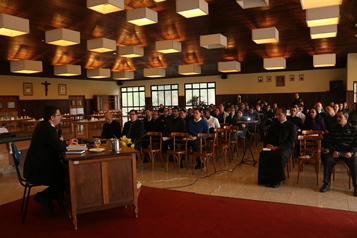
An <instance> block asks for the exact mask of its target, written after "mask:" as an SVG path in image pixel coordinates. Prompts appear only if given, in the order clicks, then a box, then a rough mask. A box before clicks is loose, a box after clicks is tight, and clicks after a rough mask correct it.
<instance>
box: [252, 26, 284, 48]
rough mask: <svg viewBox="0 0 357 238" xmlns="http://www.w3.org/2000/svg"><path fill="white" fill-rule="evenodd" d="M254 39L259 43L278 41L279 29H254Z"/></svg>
mask: <svg viewBox="0 0 357 238" xmlns="http://www.w3.org/2000/svg"><path fill="white" fill-rule="evenodd" d="M252 40H253V41H254V42H255V43H257V44H267V43H276V42H279V31H278V30H277V29H276V28H275V27H266V28H258V29H253V30H252Z"/></svg>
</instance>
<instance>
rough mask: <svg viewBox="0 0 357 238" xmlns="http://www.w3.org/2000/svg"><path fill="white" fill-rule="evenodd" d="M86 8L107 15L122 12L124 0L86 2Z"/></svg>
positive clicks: (93, 0) (88, 0)
mask: <svg viewBox="0 0 357 238" xmlns="http://www.w3.org/2000/svg"><path fill="white" fill-rule="evenodd" d="M87 8H89V9H92V10H93V11H96V12H99V13H102V14H108V13H112V12H118V11H122V10H124V0H87Z"/></svg>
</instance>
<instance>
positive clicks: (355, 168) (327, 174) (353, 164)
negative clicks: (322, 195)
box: [324, 153, 357, 188]
mask: <svg viewBox="0 0 357 238" xmlns="http://www.w3.org/2000/svg"><path fill="white" fill-rule="evenodd" d="M324 160H325V161H324V183H325V184H329V183H330V180H331V174H332V170H333V167H334V166H335V165H336V163H337V162H338V161H339V160H343V161H344V162H345V163H346V165H347V166H348V168H350V172H351V177H352V183H353V186H354V187H355V188H357V181H356V178H357V153H354V154H353V155H352V157H351V158H349V159H347V158H345V157H343V156H341V157H338V158H334V157H333V156H332V153H329V154H327V155H325V156H324Z"/></svg>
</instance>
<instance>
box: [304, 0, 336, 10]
mask: <svg viewBox="0 0 357 238" xmlns="http://www.w3.org/2000/svg"><path fill="white" fill-rule="evenodd" d="M300 2H301V7H302V9H311V8H319V7H327V6H333V5H341V3H342V0H300Z"/></svg>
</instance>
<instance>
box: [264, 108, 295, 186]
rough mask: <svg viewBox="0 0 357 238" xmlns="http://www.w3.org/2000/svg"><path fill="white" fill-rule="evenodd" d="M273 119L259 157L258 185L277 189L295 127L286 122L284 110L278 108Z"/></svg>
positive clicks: (291, 146)
mask: <svg viewBox="0 0 357 238" xmlns="http://www.w3.org/2000/svg"><path fill="white" fill-rule="evenodd" d="M275 118H276V120H274V121H273V122H272V123H271V125H270V129H269V130H268V132H267V134H266V136H265V137H264V141H263V143H264V147H265V148H267V149H270V151H265V150H263V151H261V152H260V157H259V169H258V184H265V185H266V186H267V187H273V188H277V187H279V186H280V182H281V181H283V180H285V179H286V177H285V166H286V163H287V161H288V159H289V157H290V155H291V153H292V152H293V144H294V142H295V138H296V129H295V125H294V124H292V123H291V122H289V121H287V120H286V109H284V108H278V109H277V110H276V112H275Z"/></svg>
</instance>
